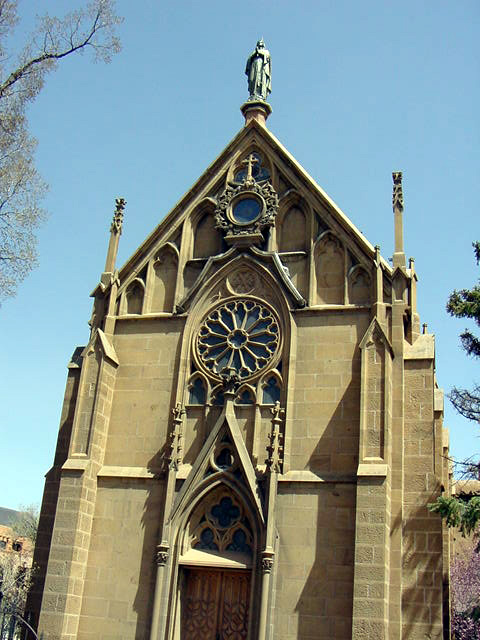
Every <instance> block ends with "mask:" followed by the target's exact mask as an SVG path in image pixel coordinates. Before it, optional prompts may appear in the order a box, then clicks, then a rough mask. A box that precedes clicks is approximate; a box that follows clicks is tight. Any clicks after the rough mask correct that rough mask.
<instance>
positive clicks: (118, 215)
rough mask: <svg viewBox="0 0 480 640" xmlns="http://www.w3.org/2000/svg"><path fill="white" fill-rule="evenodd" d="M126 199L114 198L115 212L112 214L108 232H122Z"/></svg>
mask: <svg viewBox="0 0 480 640" xmlns="http://www.w3.org/2000/svg"><path fill="white" fill-rule="evenodd" d="M126 204H127V203H126V201H125V199H124V198H116V199H115V213H114V214H113V220H112V225H111V227H110V233H118V234H119V235H120V234H121V233H122V225H123V212H124V210H125V205H126Z"/></svg>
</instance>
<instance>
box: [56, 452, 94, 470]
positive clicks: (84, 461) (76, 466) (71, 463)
mask: <svg viewBox="0 0 480 640" xmlns="http://www.w3.org/2000/svg"><path fill="white" fill-rule="evenodd" d="M89 463H90V458H87V457H86V456H85V457H83V456H82V457H81V458H68V460H66V461H65V462H64V464H63V465H62V471H82V473H83V472H84V471H85V469H86V468H87V467H88V465H89Z"/></svg>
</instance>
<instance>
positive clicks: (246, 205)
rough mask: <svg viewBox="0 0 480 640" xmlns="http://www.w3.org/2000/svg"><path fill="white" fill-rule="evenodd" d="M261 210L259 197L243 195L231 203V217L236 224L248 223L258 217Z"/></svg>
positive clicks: (261, 205)
mask: <svg viewBox="0 0 480 640" xmlns="http://www.w3.org/2000/svg"><path fill="white" fill-rule="evenodd" d="M262 210H263V203H262V201H261V200H260V198H255V197H254V196H252V195H248V196H244V197H243V198H241V199H239V200H236V201H235V202H234V203H233V204H232V217H233V220H234V221H235V222H237V223H238V224H249V223H250V222H253V221H254V220H256V219H257V218H258V216H259V215H260V214H261V212H262Z"/></svg>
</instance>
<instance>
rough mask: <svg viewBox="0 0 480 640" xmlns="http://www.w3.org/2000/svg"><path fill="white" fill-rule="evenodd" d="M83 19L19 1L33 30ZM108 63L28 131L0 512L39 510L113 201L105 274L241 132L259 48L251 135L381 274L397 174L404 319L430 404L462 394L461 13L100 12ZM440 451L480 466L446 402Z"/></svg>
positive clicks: (227, 6) (469, 427) (471, 175)
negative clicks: (418, 328) (259, 84)
mask: <svg viewBox="0 0 480 640" xmlns="http://www.w3.org/2000/svg"><path fill="white" fill-rule="evenodd" d="M79 4H81V0H48V2H47V1H46V0H38V1H36V2H31V1H28V0H23V2H21V3H20V12H21V15H22V16H23V17H24V23H23V24H22V25H21V26H20V27H19V29H18V30H17V35H16V38H17V41H18V42H19V41H21V39H22V37H24V34H25V33H26V32H28V30H29V28H30V26H31V25H32V22H33V17H34V15H33V14H34V13H39V14H41V13H43V12H44V11H45V10H46V9H47V8H48V10H49V11H50V12H51V14H54V13H57V14H61V13H63V11H65V10H66V9H67V8H74V7H75V6H78V5H79ZM118 12H119V13H120V14H121V15H123V16H124V18H125V21H124V23H123V25H122V26H121V27H120V34H121V38H122V41H123V50H122V53H121V54H120V55H118V56H116V57H115V58H114V59H113V61H112V63H111V64H110V65H101V64H93V63H92V62H91V61H90V59H89V57H88V56H86V55H84V56H78V57H77V58H75V59H73V58H70V59H66V60H64V61H63V63H62V64H61V66H60V67H59V69H58V71H57V72H56V73H55V74H53V75H51V76H50V77H49V78H48V80H47V83H46V86H45V88H44V90H43V91H42V93H41V95H40V96H39V98H38V99H37V101H36V102H35V103H34V104H33V105H32V107H31V109H30V111H29V118H30V128H31V132H32V133H33V135H35V136H36V138H37V139H38V142H39V145H38V152H37V164H38V167H39V169H40V171H41V173H42V174H43V177H44V178H45V180H46V181H47V182H48V183H49V185H50V191H49V194H48V196H47V198H46V201H45V205H46V207H47V208H48V210H49V212H50V218H49V220H48V222H47V223H46V224H45V225H44V227H43V228H42V229H41V232H40V244H39V249H40V266H39V267H38V268H37V269H36V270H35V271H34V272H33V273H32V274H31V276H30V277H29V278H28V279H27V280H26V281H25V282H24V284H23V285H22V286H21V287H20V289H19V292H18V295H17V297H16V298H14V299H12V300H9V301H7V302H6V303H4V304H3V306H2V308H1V309H0V331H1V336H2V349H1V373H0V376H1V378H0V400H1V401H0V429H1V439H0V447H1V449H0V452H1V453H0V462H1V465H0V474H1V476H0V487H1V490H0V504H1V505H2V506H5V507H11V508H16V507H17V506H18V505H19V504H29V503H33V502H40V500H41V496H42V492H43V482H44V479H43V476H44V474H45V473H46V471H47V470H48V469H49V467H50V465H51V463H52V460H53V453H54V447H55V442H56V437H57V430H58V423H59V417H60V411H61V405H62V399H63V392H64V386H65V380H66V365H67V363H68V361H69V358H70V356H71V354H72V352H73V350H74V348H75V346H77V345H84V344H85V343H86V340H87V339H88V333H89V332H88V326H87V321H88V319H89V317H90V313H91V302H92V300H91V298H90V297H89V294H90V292H91V291H92V289H93V288H94V287H95V285H96V284H97V282H98V280H99V276H100V273H101V271H102V269H103V266H104V261H105V254H106V249H107V243H108V229H109V225H110V221H111V217H112V213H113V208H114V199H115V197H118V196H122V197H124V198H125V199H126V200H127V207H126V214H125V223H124V232H123V235H122V237H121V242H120V250H119V259H118V264H119V265H121V264H122V263H123V262H124V261H125V260H126V259H127V258H128V257H129V256H130V255H131V254H132V253H133V251H134V250H135V248H136V247H137V246H138V245H139V244H140V243H141V242H142V241H143V239H144V238H145V236H146V235H147V234H148V233H150V231H151V230H152V229H153V228H154V227H155V226H156V225H157V224H158V222H159V221H160V220H162V218H163V217H164V216H165V215H166V214H167V213H168V211H169V210H170V209H171V208H172V207H173V205H174V204H175V203H176V202H177V201H178V200H179V199H180V197H181V196H182V195H183V194H184V193H185V191H187V190H188V189H189V187H190V186H191V185H192V184H193V182H194V181H195V180H196V179H197V177H198V176H199V175H200V174H201V173H202V172H203V170H204V169H205V168H206V167H207V166H208V165H209V164H210V162H211V161H212V160H213V159H214V158H215V157H216V156H217V155H218V154H219V153H220V152H221V150H222V149H223V148H224V146H225V145H226V144H227V143H228V142H229V141H230V140H231V138H232V137H233V136H234V135H235V134H236V133H237V132H238V130H239V129H240V128H241V127H242V126H243V119H242V116H241V114H240V111H239V106H240V105H241V104H242V102H243V101H244V100H245V98H246V97H247V89H246V78H245V76H244V68H245V60H246V57H247V55H248V54H249V53H250V52H251V50H252V49H253V47H254V46H255V42H256V40H257V39H258V38H259V37H260V36H263V37H264V39H265V42H266V44H267V47H268V48H269V50H270V52H271V55H272V61H273V65H272V66H273V89H272V94H271V96H270V102H271V104H272V107H273V114H272V116H271V117H270V119H269V122H268V124H269V128H270V129H271V130H272V132H273V133H274V134H275V135H276V136H277V137H278V138H279V139H280V140H281V141H282V143H283V144H284V145H285V146H286V147H287V148H288V149H289V151H290V152H291V153H292V154H293V155H294V156H295V157H296V158H297V160H298V161H299V162H300V163H301V164H302V165H303V166H304V167H305V169H306V170H307V171H308V172H309V173H310V174H311V175H312V176H313V177H314V178H315V179H316V180H317V182H318V183H319V184H320V185H321V186H322V187H323V189H325V191H327V193H328V194H329V195H330V196H331V197H332V198H333V200H334V201H336V202H337V204H338V205H339V206H340V207H341V208H342V210H343V211H344V212H345V213H346V215H348V216H349V217H350V219H351V220H352V221H353V222H354V224H355V225H356V226H357V227H358V228H359V229H361V230H362V231H363V233H364V234H365V235H366V236H367V238H368V239H369V240H370V242H372V244H379V245H380V247H381V251H382V254H383V255H384V256H385V257H386V258H388V257H390V256H391V255H392V252H393V216H392V210H391V189H392V186H391V184H392V182H391V172H392V170H396V169H401V170H403V172H404V194H405V205H406V206H405V216H404V221H405V249H406V252H407V256H413V257H415V259H416V263H415V265H416V269H417V271H418V275H419V291H418V299H419V311H420V316H421V322H427V323H428V328H429V331H430V332H433V333H435V335H436V353H437V375H438V380H439V384H440V385H441V386H442V387H443V388H445V389H446V390H448V389H450V388H451V387H452V386H453V385H454V384H456V385H458V386H470V385H471V384H472V382H473V381H474V380H475V379H477V380H478V379H479V376H478V366H479V365H478V362H477V363H475V361H472V360H469V359H468V358H467V357H466V356H465V355H464V354H463V352H462V351H461V349H460V345H459V339H458V334H459V333H460V332H461V331H462V330H463V328H464V327H465V326H467V324H468V322H466V321H458V320H454V319H452V318H450V317H449V316H448V315H447V314H446V312H445V302H446V299H447V297H448V294H449V293H450V292H451V291H452V289H454V288H464V287H470V286H472V285H473V284H474V282H475V281H476V279H477V278H478V269H477V267H476V266H475V263H474V259H473V253H472V250H471V242H472V240H474V239H480V230H479V216H478V174H479V169H480V166H479V165H480V162H479V155H480V151H479V149H480V144H479V142H480V141H479V137H480V136H479V124H478V118H479V116H478V114H479V112H480V99H479V98H480V96H479V93H480V91H479V82H478V80H479V49H480V45H479V42H480V39H479V36H478V33H479V30H480V29H479V28H480V4H479V3H478V0H472V1H469V0H461V1H457V2H452V1H448V2H446V1H442V0H440V1H437V2H432V1H427V0H422V1H420V2H419V1H418V0H405V1H404V2H403V3H400V4H399V3H398V2H393V1H390V0H377V1H366V2H361V3H360V2H353V1H352V0H350V1H347V0H335V1H327V0H314V1H310V2H302V1H299V2H297V3H293V2H291V0H289V1H286V0H276V1H275V2H272V1H271V0H270V1H269V2H265V1H263V2H262V1H256V2H252V1H251V0H244V1H243V2H241V3H238V2H236V3H233V2H220V1H208V0H204V1H202V2H182V1H177V2H159V1H158V0H141V1H140V2H136V3H133V2H131V1H129V0H121V1H120V2H118ZM445 423H446V424H447V425H448V426H449V427H450V434H451V450H452V452H453V453H454V454H455V455H456V456H458V457H465V456H468V455H472V454H473V453H475V452H478V451H480V442H479V440H478V436H479V435H480V431H479V427H478V426H475V425H474V424H473V423H469V422H468V421H466V420H464V419H463V418H461V417H460V416H458V415H456V414H455V413H454V412H453V410H452V409H451V407H450V406H449V404H448V401H447V402H446V417H445Z"/></svg>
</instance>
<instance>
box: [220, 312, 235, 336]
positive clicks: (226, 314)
mask: <svg viewBox="0 0 480 640" xmlns="http://www.w3.org/2000/svg"><path fill="white" fill-rule="evenodd" d="M221 317H222V320H223V322H224V323H225V324H226V325H227V327H229V328H230V329H233V318H232V314H231V313H229V312H228V311H227V310H226V309H222V310H221ZM224 332H225V328H223V329H222V333H224Z"/></svg>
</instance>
